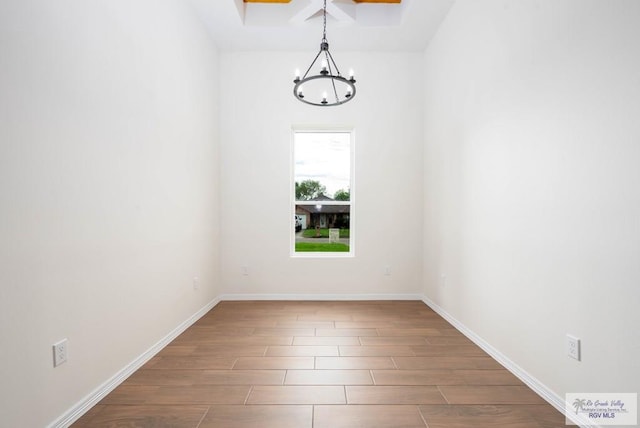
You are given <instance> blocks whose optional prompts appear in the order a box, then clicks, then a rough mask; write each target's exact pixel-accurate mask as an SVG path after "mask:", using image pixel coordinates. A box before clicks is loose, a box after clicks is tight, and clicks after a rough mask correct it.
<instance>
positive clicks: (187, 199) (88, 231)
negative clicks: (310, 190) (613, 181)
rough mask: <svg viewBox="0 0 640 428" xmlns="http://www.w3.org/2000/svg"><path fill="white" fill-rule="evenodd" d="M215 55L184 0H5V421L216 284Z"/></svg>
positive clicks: (48, 408) (83, 377) (118, 360)
mask: <svg viewBox="0 0 640 428" xmlns="http://www.w3.org/2000/svg"><path fill="white" fill-rule="evenodd" d="M217 62H218V60H217V54H216V49H215V46H214V45H213V43H212V42H211V40H210V39H209V37H208V35H207V33H206V31H205V30H204V29H203V28H202V26H201V24H200V23H199V21H198V20H197V19H196V17H195V16H193V15H192V12H191V11H190V10H189V9H187V8H186V6H184V4H183V3H182V2H179V1H170V0H160V1H158V0H153V1H152V0H148V1H147V0H144V1H136V2H124V1H102V0H97V1H91V2H82V1H71V0H62V1H56V2H49V1H40V0H38V1H10V2H4V1H3V2H0V94H2V95H1V96H0V264H1V265H2V268H1V269H0V284H1V286H0V326H1V327H0V343H3V350H2V355H1V356H0V362H1V364H0V379H1V381H0V421H1V422H0V425H2V426H6V427H42V426H45V425H47V424H49V423H51V422H52V421H54V420H55V419H56V418H57V417H59V416H60V415H62V414H63V413H64V412H65V411H67V409H69V408H71V407H72V406H73V405H75V404H76V403H78V402H79V401H80V400H81V399H83V398H84V397H85V396H87V395H88V394H89V393H90V392H91V391H92V390H94V388H96V387H98V386H99V385H100V384H102V383H103V382H104V381H106V380H107V379H108V378H110V377H111V376H113V375H114V374H115V373H116V372H117V371H119V370H121V369H122V368H123V367H124V366H126V365H127V364H128V363H130V362H131V361H132V360H133V359H134V358H136V357H138V356H139V355H141V354H142V353H143V352H144V351H145V350H147V349H148V348H149V347H150V346H151V345H153V344H155V343H156V342H157V341H158V340H160V339H161V338H162V337H164V336H165V335H166V334H167V333H169V332H170V331H171V330H173V329H174V328H175V327H176V326H177V325H179V324H180V323H181V322H182V321H184V320H186V319H187V318H188V317H190V316H191V315H192V314H194V313H195V312H196V311H197V310H198V309H200V308H202V307H204V306H205V305H206V304H207V303H208V302H210V301H211V300H212V299H213V298H214V297H215V296H216V295H218V294H219V290H218V288H217V281H218V280H217V275H218V237H217V235H218V224H219V219H218V198H217V195H218V158H217V145H218V143H217V138H218V130H217V128H218V125H217V116H218V107H217V90H218V77H217V73H218V64H217ZM194 276H199V277H200V282H201V287H200V290H198V291H194V290H193V288H192V278H193V277H194ZM65 337H66V338H68V340H69V361H68V362H67V363H66V364H64V365H62V366H60V367H58V368H55V369H54V368H53V367H52V351H51V345H52V344H53V343H54V342H56V341H58V340H60V339H62V338H65Z"/></svg>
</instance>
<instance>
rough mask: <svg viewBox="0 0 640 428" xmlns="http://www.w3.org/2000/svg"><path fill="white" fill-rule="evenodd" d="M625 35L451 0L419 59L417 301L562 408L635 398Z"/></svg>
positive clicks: (636, 319) (631, 94) (631, 40)
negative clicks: (421, 282)
mask: <svg viewBox="0 0 640 428" xmlns="http://www.w3.org/2000/svg"><path fill="white" fill-rule="evenodd" d="M638 22H640V2H637V1H635V0H619V1H616V2H611V1H606V0H562V1H536V0H509V1H507V0H485V1H476V0H458V2H457V3H456V4H455V6H454V7H453V9H452V10H451V12H450V14H449V16H448V17H447V19H446V20H445V22H444V24H443V26H442V27H441V29H440V31H439V32H438V34H437V36H436V38H435V39H434V41H433V43H432V44H431V45H430V47H429V48H428V50H427V53H426V64H425V70H426V73H425V81H426V88H425V89H426V107H425V116H424V117H425V121H426V125H425V127H426V138H425V146H424V147H425V149H424V150H425V151H424V154H425V178H424V183H425V184H424V191H425V201H424V206H425V227H424V229H425V230H424V243H425V247H424V248H425V251H424V266H425V293H426V295H427V297H428V298H429V299H431V300H432V301H434V302H435V303H436V304H438V305H440V306H441V307H442V308H443V309H444V310H445V311H447V312H448V313H449V314H451V315H452V316H453V317H455V318H456V319H457V320H459V321H460V322H462V323H463V324H464V325H466V326H467V327H468V328H470V329H471V330H472V331H474V332H475V333H477V334H478V335H479V336H481V337H482V338H483V339H485V340H486V341H487V342H489V343H490V344H491V345H493V346H494V347H495V348H497V349H498V350H499V351H501V352H502V353H503V354H505V355H506V356H507V357H508V358H510V359H511V360H512V361H514V362H515V363H516V364H518V365H519V366H521V367H522V368H523V369H525V370H526V371H527V372H528V373H529V374H531V375H532V376H533V377H535V378H537V379H538V380H539V381H541V382H542V383H543V384H544V385H546V386H548V387H549V388H550V389H551V390H552V391H553V392H555V393H556V394H558V395H559V396H560V397H561V398H564V393H565V392H602V391H605V392H606V391H608V392H637V391H638V386H639V385H640V367H639V363H638V358H637V355H638V352H639V351H640V335H638V332H637V326H638V325H640V315H638V314H639V312H638V302H640V287H639V284H640V263H639V260H640V223H639V219H640V190H639V188H638V183H640V168H638V162H639V161H640V122H639V121H638V118H639V117H640V74H639V73H638V70H640V42H639V41H640V26H639V25H638ZM441 275H445V276H446V279H443V278H442V277H441ZM567 333H571V334H573V335H576V336H578V337H579V338H580V339H582V346H583V348H582V351H583V360H582V362H577V361H575V360H571V359H569V358H568V357H567V356H566V352H565V348H564V340H565V334H567Z"/></svg>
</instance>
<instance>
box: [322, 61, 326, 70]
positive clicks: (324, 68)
mask: <svg viewBox="0 0 640 428" xmlns="http://www.w3.org/2000/svg"><path fill="white" fill-rule="evenodd" d="M322 71H327V60H324V59H323V60H322Z"/></svg>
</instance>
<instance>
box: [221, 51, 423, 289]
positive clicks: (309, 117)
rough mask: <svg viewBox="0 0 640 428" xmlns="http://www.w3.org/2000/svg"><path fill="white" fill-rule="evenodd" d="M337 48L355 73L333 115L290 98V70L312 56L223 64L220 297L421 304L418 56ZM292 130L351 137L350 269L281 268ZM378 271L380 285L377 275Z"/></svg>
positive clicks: (285, 256)
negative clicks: (412, 299) (382, 297)
mask: <svg viewBox="0 0 640 428" xmlns="http://www.w3.org/2000/svg"><path fill="white" fill-rule="evenodd" d="M337 46H338V43H336V44H335V46H334V47H333V49H332V54H333V56H334V58H335V59H336V61H337V63H338V65H339V66H340V67H341V68H342V69H343V71H348V70H349V68H350V67H352V68H353V69H354V70H355V72H356V78H357V80H358V83H357V87H358V91H359V92H358V93H357V95H356V98H355V99H354V100H353V101H351V102H349V103H347V104H345V105H342V106H339V107H335V108H322V107H313V106H308V105H305V104H303V103H300V102H299V101H297V100H296V99H295V98H294V96H293V92H292V91H293V82H292V80H293V74H294V70H295V68H299V69H304V68H305V67H306V66H308V64H309V62H310V61H311V60H312V59H313V56H314V55H315V54H316V53H317V51H314V48H315V47H314V46H310V47H309V51H308V52H299V53H276V52H271V53H252V52H243V53H229V54H227V53H225V54H222V55H221V82H222V85H221V101H222V105H223V106H224V109H223V111H222V113H221V144H222V146H221V162H222V166H221V183H222V189H221V222H222V223H221V224H222V225H223V227H222V230H221V237H222V240H221V272H222V284H223V292H224V293H225V294H245V295H247V294H249V295H250V294H271V295H273V294H295V295H298V296H305V295H306V296H307V297H309V296H310V295H318V294H336V295H343V296H347V295H354V294H357V295H362V294H370V295H371V294H396V295H400V294H403V295H406V294H413V295H417V294H419V293H420V292H421V278H422V267H421V261H422V258H421V251H422V221H421V218H422V167H423V165H422V135H423V130H422V123H421V120H422V115H421V110H422V101H423V100H422V90H421V84H420V83H419V82H420V78H419V76H420V75H421V74H422V71H421V70H422V55H421V54H404V53H397V54H380V53H376V54H366V53H346V52H340V51H339V50H335V49H336V48H337ZM333 50H335V51H333ZM411 76H415V77H416V79H410V78H409V79H407V77H411ZM416 82H418V83H416ZM297 125H315V126H323V127H330V126H335V125H338V126H343V125H347V126H353V128H354V129H355V132H356V137H355V138H356V141H355V184H354V191H355V240H356V242H355V246H356V248H355V251H356V256H355V257H354V258H351V259H331V260H327V259H299V258H297V259H296V258H291V257H290V229H291V227H292V223H291V221H292V220H291V216H292V215H293V214H292V211H291V206H290V200H291V199H290V197H291V195H290V189H291V182H290V179H291V128H292V126H297ZM243 265H246V266H248V267H249V275H248V276H243V275H242V274H241V266H243ZM386 265H388V266H389V267H390V269H391V275H390V276H385V275H383V273H384V266H386Z"/></svg>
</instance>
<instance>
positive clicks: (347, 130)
mask: <svg viewBox="0 0 640 428" xmlns="http://www.w3.org/2000/svg"><path fill="white" fill-rule="evenodd" d="M298 133H306V134H316V133H317V134H320V133H322V134H334V133H343V134H349V181H350V184H349V200H348V201H297V200H296V189H295V183H296V163H295V162H296V153H295V146H296V134H298ZM290 155H291V156H290V161H289V165H290V167H291V174H290V180H289V181H290V190H289V194H290V204H289V222H290V227H289V230H290V238H289V247H290V256H291V257H292V258H353V257H355V254H356V253H355V247H356V245H355V242H356V240H355V218H356V215H355V129H354V128H353V127H352V126H315V127H304V126H294V127H292V129H291V148H290ZM297 205H344V206H349V207H350V208H349V251H348V252H329V251H327V252H320V251H316V252H302V251H301V252H296V232H295V216H296V206H297Z"/></svg>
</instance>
